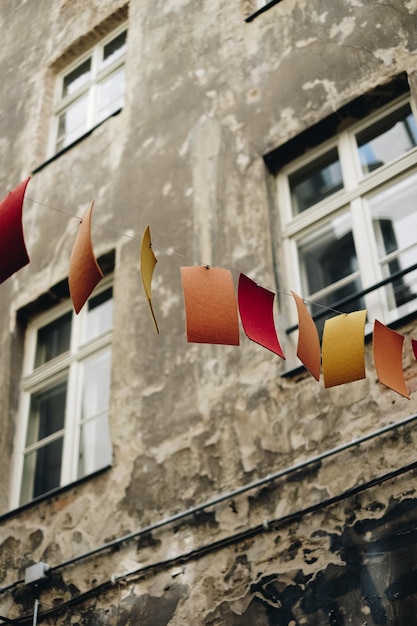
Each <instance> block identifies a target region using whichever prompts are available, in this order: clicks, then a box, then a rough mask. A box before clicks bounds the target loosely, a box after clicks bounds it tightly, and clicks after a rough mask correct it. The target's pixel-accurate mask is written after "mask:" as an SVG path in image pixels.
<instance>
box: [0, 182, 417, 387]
mask: <svg viewBox="0 0 417 626" xmlns="http://www.w3.org/2000/svg"><path fill="white" fill-rule="evenodd" d="M29 180H30V179H29V178H28V179H26V180H25V181H23V182H22V183H20V184H19V185H18V186H17V187H16V188H15V189H13V190H12V191H11V192H9V193H8V194H7V196H6V197H5V198H4V200H3V201H2V202H1V203H0V283H2V282H4V281H5V280H6V279H7V278H9V277H10V276H11V275H12V274H14V273H15V272H17V271H18V270H20V269H21V268H23V267H24V266H25V265H27V264H28V263H29V255H28V252H27V249H26V245H25V240H24V233H23V224H22V211H23V201H24V196H25V191H26V187H27V185H28V183H29ZM93 206H94V202H92V203H91V205H90V206H89V208H88V209H87V211H86V213H85V215H84V216H83V218H82V219H81V218H78V219H79V221H80V225H79V229H78V232H77V235H76V238H75V242H74V247H73V249H72V253H71V257H70V261H69V270H68V285H69V291H70V297H71V300H72V304H73V307H74V310H75V312H76V313H79V312H80V310H81V309H82V307H83V306H84V304H85V303H86V302H87V300H88V298H89V297H90V295H91V294H92V292H93V290H94V289H95V288H96V286H97V285H98V283H99V282H100V280H101V279H102V278H103V273H102V271H101V268H100V266H99V264H98V262H97V259H96V257H95V255H94V251H93V245H92V239H91V224H92V211H93ZM121 234H122V233H121ZM156 263H157V259H156V257H155V254H154V252H153V247H152V241H151V232H150V228H149V226H147V227H146V228H145V231H144V233H143V236H142V240H141V248H140V270H141V276H142V283H143V287H144V291H145V295H146V299H147V302H148V306H149V310H150V313H151V317H152V320H153V324H154V326H155V330H156V332H157V333H159V328H158V323H157V319H156V316H155V312H154V308H153V305H152V278H153V274H154V270H155V266H156ZM180 271H181V281H182V287H183V296H184V305H185V316H186V335H187V340H188V341H189V342H194V343H210V344H222V345H232V346H238V345H239V342H240V337H239V321H238V317H239V316H240V320H241V324H242V327H243V330H244V332H245V334H246V336H247V337H248V338H249V339H250V340H251V341H253V342H255V343H257V344H259V345H261V346H263V347H264V348H266V349H268V350H270V351H271V352H273V353H275V354H277V355H278V356H279V357H280V358H282V359H285V355H284V352H283V350H282V348H281V345H280V343H279V339H278V336H277V332H276V327H275V323H274V316H273V304H274V298H275V293H274V292H272V291H270V290H268V289H265V288H264V287H261V286H260V285H258V284H257V283H255V282H254V281H253V280H251V279H250V278H249V277H248V276H245V275H244V274H240V276H239V281H238V288H237V294H236V293H235V288H234V284H233V278H232V274H231V272H230V271H229V270H227V269H222V268H218V267H211V266H208V265H200V266H184V267H181V268H180ZM291 295H292V297H293V299H294V302H295V305H296V308H297V314H298V342H297V357H298V358H299V360H300V361H301V363H302V364H303V365H304V366H305V367H306V369H307V370H308V371H309V372H310V374H311V375H312V376H313V377H314V378H315V379H316V380H317V381H319V380H320V373H321V371H322V373H323V380H324V386H325V387H326V388H328V387H334V386H336V385H341V384H345V383H350V382H353V381H357V380H361V379H363V378H366V371H365V341H364V332H365V323H366V313H367V312H366V310H360V311H354V312H352V313H340V314H339V315H336V316H334V317H332V318H330V319H327V320H326V321H325V323H324V330H323V336H322V342H321V345H320V338H319V334H318V331H317V327H316V325H315V322H314V320H313V318H312V317H311V315H310V312H309V310H308V308H307V307H306V305H305V301H304V299H303V298H301V297H300V296H299V295H297V294H296V293H294V292H293V291H291ZM404 339H405V337H404V336H403V335H401V334H400V333H398V332H396V331H394V330H392V329H390V328H388V327H387V326H385V325H384V324H383V323H382V322H380V321H379V320H375V322H374V329H373V357H374V363H375V368H376V372H377V375H378V379H379V382H380V383H382V384H383V385H385V386H386V387H389V388H390V389H392V390H393V391H395V392H397V393H399V394H400V395H402V396H404V397H405V398H408V399H409V398H410V396H409V391H408V388H407V385H406V382H405V377H404V372H403V367H402V353H403V344H404ZM411 347H412V351H413V354H414V356H415V357H416V358H417V340H414V339H412V340H411Z"/></svg>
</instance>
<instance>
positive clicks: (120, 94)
mask: <svg viewBox="0 0 417 626" xmlns="http://www.w3.org/2000/svg"><path fill="white" fill-rule="evenodd" d="M124 94H125V70H124V68H121V69H120V70H119V71H118V72H115V73H114V74H112V75H111V76H109V78H107V79H106V80H103V81H102V82H101V83H100V84H99V85H98V93H97V122H101V121H102V120H104V119H106V117H109V116H110V115H111V114H112V113H114V112H115V111H117V110H118V109H121V108H122V106H123V105H124Z"/></svg>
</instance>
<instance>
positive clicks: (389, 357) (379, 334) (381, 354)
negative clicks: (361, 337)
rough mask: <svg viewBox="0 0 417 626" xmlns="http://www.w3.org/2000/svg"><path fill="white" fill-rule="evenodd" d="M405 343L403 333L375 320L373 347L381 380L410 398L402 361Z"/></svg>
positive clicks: (377, 371)
mask: <svg viewBox="0 0 417 626" xmlns="http://www.w3.org/2000/svg"><path fill="white" fill-rule="evenodd" d="M403 343H404V337H403V335H400V334H399V333H397V332H396V331H395V330H392V329H391V328H388V327H387V326H385V325H384V324H382V323H381V322H379V321H378V320H375V324H374V334H373V348H374V363H375V368H376V373H377V374H378V378H379V382H380V383H382V384H383V385H385V386H386V387H389V388H390V389H392V390H393V391H396V392H397V393H399V394H400V395H402V396H404V397H405V398H407V399H408V400H409V399H410V396H409V393H408V389H407V386H406V384H405V379H404V372H403V363H402V350H403Z"/></svg>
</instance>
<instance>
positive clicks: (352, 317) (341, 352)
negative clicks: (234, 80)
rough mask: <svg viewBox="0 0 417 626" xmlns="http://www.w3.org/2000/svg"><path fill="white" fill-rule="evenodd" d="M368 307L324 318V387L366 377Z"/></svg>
mask: <svg viewBox="0 0 417 626" xmlns="http://www.w3.org/2000/svg"><path fill="white" fill-rule="evenodd" d="M365 321H366V311H355V312H354V313H343V314H342V315H337V316H336V317H332V318H330V319H328V320H326V321H325V323H324V331H323V342H322V359H323V377H324V386H325V387H334V386H335V385H343V384H344V383H351V382H353V381H354V380H361V379H362V378H366V373H365V337H364V333H365Z"/></svg>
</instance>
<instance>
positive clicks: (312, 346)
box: [291, 291, 321, 381]
mask: <svg viewBox="0 0 417 626" xmlns="http://www.w3.org/2000/svg"><path fill="white" fill-rule="evenodd" d="M291 294H292V296H293V298H294V300H295V304H296V306H297V313H298V343H297V357H298V358H299V359H300V361H301V363H302V364H303V365H304V366H305V367H306V368H307V369H308V371H309V372H310V374H311V375H312V376H314V378H315V379H316V380H317V381H318V380H320V364H321V358H320V339H319V334H318V332H317V327H316V325H315V323H314V320H313V318H312V317H311V315H310V312H309V310H308V309H307V307H306V305H305V304H304V300H303V299H302V298H300V296H297V294H296V293H294V292H293V291H291Z"/></svg>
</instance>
